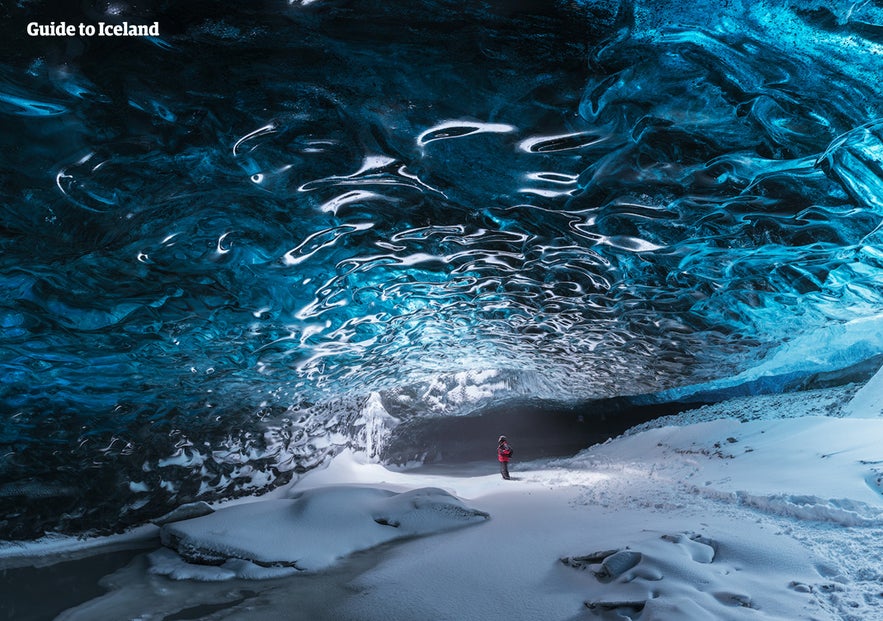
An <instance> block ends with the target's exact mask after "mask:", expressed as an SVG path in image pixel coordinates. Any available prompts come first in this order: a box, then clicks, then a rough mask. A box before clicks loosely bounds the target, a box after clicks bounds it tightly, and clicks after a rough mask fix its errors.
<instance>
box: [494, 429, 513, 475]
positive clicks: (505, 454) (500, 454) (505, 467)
mask: <svg viewBox="0 0 883 621" xmlns="http://www.w3.org/2000/svg"><path fill="white" fill-rule="evenodd" d="M510 457H512V447H511V446H509V442H508V441H507V440H506V436H500V440H499V441H498V442H497V459H498V460H500V474H502V475H503V478H504V479H506V480H507V481H508V480H509V458H510Z"/></svg>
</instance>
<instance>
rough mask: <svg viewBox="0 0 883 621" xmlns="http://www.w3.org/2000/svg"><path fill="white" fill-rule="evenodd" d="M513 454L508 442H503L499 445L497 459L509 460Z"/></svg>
mask: <svg viewBox="0 0 883 621" xmlns="http://www.w3.org/2000/svg"><path fill="white" fill-rule="evenodd" d="M511 455H512V449H511V448H509V443H508V442H501V443H500V445H499V446H498V447H497V459H499V460H500V461H509V457H510V456H511Z"/></svg>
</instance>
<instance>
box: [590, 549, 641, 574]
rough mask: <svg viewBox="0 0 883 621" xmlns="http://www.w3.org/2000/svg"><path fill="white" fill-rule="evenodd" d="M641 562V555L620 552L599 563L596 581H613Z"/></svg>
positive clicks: (627, 551) (631, 551) (630, 551)
mask: <svg viewBox="0 0 883 621" xmlns="http://www.w3.org/2000/svg"><path fill="white" fill-rule="evenodd" d="M640 562H641V553H640V552H635V551H634V550H620V551H619V552H617V553H615V554H611V555H610V556H608V557H607V558H605V559H604V560H603V561H601V569H600V570H598V571H597V572H596V573H595V575H596V576H597V577H598V580H602V581H604V580H613V579H615V578H618V577H619V576H621V575H622V574H624V573H625V572H627V571H628V570H630V569H632V568H633V567H635V566H636V565H637V564H638V563H640Z"/></svg>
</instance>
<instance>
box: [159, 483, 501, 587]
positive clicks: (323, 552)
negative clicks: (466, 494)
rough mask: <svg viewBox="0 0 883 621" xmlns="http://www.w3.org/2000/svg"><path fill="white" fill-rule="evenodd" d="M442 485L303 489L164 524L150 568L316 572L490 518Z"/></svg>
mask: <svg viewBox="0 0 883 621" xmlns="http://www.w3.org/2000/svg"><path fill="white" fill-rule="evenodd" d="M488 517H489V516H488V514H487V513H484V512H482V511H477V510H475V509H470V508H468V507H466V506H465V505H464V504H463V503H462V502H461V501H460V500H459V499H458V498H455V497H454V496H452V495H450V494H449V493H447V492H445V491H443V490H441V489H437V488H420V489H415V490H411V491H408V492H403V493H395V492H391V491H388V490H384V489H377V488H372V487H356V486H334V487H327V488H317V489H309V490H305V491H301V492H297V493H295V494H294V495H293V497H292V498H280V499H273V500H264V501H258V502H252V503H247V504H240V505H234V506H230V507H226V508H223V509H220V510H218V511H215V512H214V513H211V514H209V515H204V516H201V517H197V518H194V519H189V520H184V521H179V522H173V523H169V524H165V525H164V526H163V527H162V529H161V531H160V536H161V540H162V543H163V545H164V546H166V547H167V548H171V549H172V550H175V551H176V552H177V554H173V553H171V552H169V551H168V550H161V551H159V552H158V553H154V554H153V555H151V564H152V568H151V571H152V572H153V573H157V574H162V575H167V576H169V577H171V578H175V579H191V580H201V581H215V580H226V579H230V578H234V577H238V578H245V579H249V578H270V577H277V576H279V575H285V574H291V573H295V572H297V571H304V570H306V571H315V570H320V569H324V568H326V567H329V566H331V565H333V564H334V563H335V562H336V561H337V560H339V559H341V558H343V557H345V556H347V555H349V554H351V553H353V552H356V551H359V550H365V549H368V548H373V547H374V546H377V545H380V544H382V543H386V542H389V541H393V540H396V539H402V538H405V537H415V536H418V535H428V534H432V533H437V532H441V531H445V530H450V529H452V528H458V527H461V526H466V525H469V524H475V523H478V522H483V521H485V520H486V519H487V518H488Z"/></svg>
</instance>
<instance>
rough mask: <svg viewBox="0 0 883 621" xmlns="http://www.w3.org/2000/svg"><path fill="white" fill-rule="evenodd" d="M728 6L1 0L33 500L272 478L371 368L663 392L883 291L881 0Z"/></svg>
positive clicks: (401, 395) (861, 305)
mask: <svg viewBox="0 0 883 621" xmlns="http://www.w3.org/2000/svg"><path fill="white" fill-rule="evenodd" d="M711 4H712V3H710V4H709V6H705V4H704V3H699V4H696V5H695V7H694V6H692V5H691V6H690V7H689V8H683V7H680V5H679V3H670V4H669V3H662V2H660V3H658V4H657V3H647V2H635V3H630V2H616V1H615V0H610V1H608V2H566V3H565V2H536V3H534V2H530V1H525V2H504V3H498V2H489V3H466V4H464V3H454V2H447V1H438V2H429V1H423V2H407V3H404V2H358V3H355V2H352V3H349V2H344V1H329V2H325V1H323V0H317V1H314V2H297V1H290V2H284V1H278V2H270V1H266V2H249V3H233V4H230V3H227V4H224V3H210V2H191V3H186V4H179V5H177V6H170V5H167V3H163V2H155V3H150V2H147V3H139V4H137V5H135V4H132V5H129V4H127V3H125V2H120V3H106V2H82V3H76V5H71V4H70V3H64V4H62V3H52V2H45V1H44V2H41V1H40V0H33V1H26V0H22V1H21V2H19V3H18V4H17V5H15V6H8V7H4V8H2V9H0V16H2V19H3V21H2V24H3V32H4V35H5V36H4V37H3V39H2V41H0V51H2V56H0V57H2V58H3V59H4V60H3V62H2V63H0V125H2V131H0V141H2V147H3V148H2V152H0V169H2V184H0V198H2V201H3V219H2V223H0V291H2V298H0V405H2V418H0V473H2V480H3V481H7V482H8V483H6V484H5V485H3V486H0V504H3V507H4V512H5V514H6V517H5V520H6V522H5V524H6V527H7V529H8V532H9V533H10V534H12V535H15V536H22V535H29V534H30V530H29V529H32V528H36V529H37V530H38V531H39V529H40V528H41V524H42V525H43V526H46V527H55V526H58V524H54V523H53V520H57V519H59V518H58V516H59V515H61V518H60V525H61V527H62V528H69V529H74V530H77V529H82V528H86V527H89V526H93V525H96V524H97V525H107V524H110V523H115V520H117V515H118V514H119V512H120V510H121V509H120V507H122V513H123V514H124V517H123V518H122V519H123V521H125V520H127V519H131V520H137V519H140V517H139V516H143V515H146V514H149V513H157V512H161V511H162V510H165V508H167V506H168V504H175V503H177V502H180V501H183V500H188V499H192V498H195V497H198V496H200V495H202V496H204V497H205V496H206V495H209V496H210V495H211V494H212V493H234V492H243V491H248V490H250V489H257V488H260V487H262V486H263V485H266V484H269V483H270V482H271V481H272V480H273V479H274V477H276V476H277V475H278V474H279V473H280V472H285V471H290V470H292V469H294V468H297V467H309V466H310V465H311V464H312V463H314V462H315V461H316V460H317V459H319V458H321V456H322V455H324V453H323V451H324V450H325V449H326V448H327V447H328V446H331V445H334V444H341V443H345V442H347V441H358V438H362V440H364V439H365V437H367V436H370V435H371V434H370V429H369V430H368V431H366V430H365V428H366V427H369V426H370V425H368V424H366V423H365V421H364V416H361V414H360V413H362V414H363V413H364V411H365V409H366V407H367V408H368V409H369V410H370V409H371V407H373V406H370V404H369V405H367V406H366V403H365V396H366V395H367V394H368V393H369V392H371V391H382V394H383V395H385V398H386V399H387V401H388V402H389V403H393V404H395V405H397V406H398V407H400V409H401V408H405V409H408V411H409V412H411V413H412V414H413V413H417V414H419V413H421V412H430V411H431V412H442V413H444V412H448V411H451V409H452V408H454V406H455V405H456V404H455V403H453V402H454V401H456V399H451V398H449V396H448V395H449V394H450V392H451V387H452V386H454V387H457V388H458V390H461V391H462V392H463V394H464V395H465V396H464V399H465V398H466V397H468V398H469V399H472V400H473V401H474V400H475V399H479V400H480V399H483V398H487V399H491V400H493V399H495V398H498V397H499V396H500V395H502V396H506V395H512V394H518V395H527V396H539V397H543V398H546V399H555V400H565V401H567V400H572V399H574V398H580V399H586V398H602V397H611V396H618V395H638V394H646V393H654V392H657V391H661V390H665V389H669V388H674V387H677V386H683V385H688V384H694V383H700V382H704V381H709V380H714V379H716V378H721V377H725V376H728V375H733V374H735V373H738V372H740V371H744V370H745V369H747V368H750V367H751V366H752V365H754V364H755V363H756V362H757V361H758V360H759V359H761V358H762V356H763V355H764V354H765V353H766V352H767V351H769V349H770V348H771V347H774V346H777V345H779V344H781V343H783V342H787V341H789V340H791V339H793V338H796V337H799V336H800V335H804V334H811V333H812V332H813V331H814V330H816V329H818V328H822V327H825V326H831V325H834V324H838V323H843V322H845V321H848V320H853V319H857V318H859V319H860V318H873V317H876V316H877V315H879V314H880V312H881V307H883V298H881V295H880V294H881V291H880V288H881V285H880V283H881V282H883V281H881V274H880V267H881V237H880V235H881V234H880V232H879V231H877V228H878V226H879V224H880V212H881V210H883V121H881V120H880V101H881V99H880V94H881V93H880V85H879V75H880V71H881V69H883V67H881V63H883V61H881V60H880V59H881V55H880V51H881V48H880V44H881V37H883V35H881V33H883V11H881V10H880V9H879V8H877V7H876V5H875V4H873V3H858V4H855V5H849V6H848V5H846V4H842V3H835V2H825V1H824V0H819V1H818V2H814V1H810V0H800V1H798V2H795V3H792V4H791V5H790V6H789V7H788V8H785V7H782V6H780V5H778V4H776V5H775V6H773V4H772V3H770V4H769V6H767V5H766V4H764V3H755V2H746V3H744V6H743V5H741V4H740V3H739V2H733V3H730V5H731V6H729V7H728V8H726V9H722V8H721V7H720V6H718V4H717V3H713V6H711ZM685 6H686V5H685ZM50 20H55V21H59V20H67V21H68V22H70V23H79V22H87V23H90V22H91V23H95V22H98V21H109V22H114V21H121V20H128V21H130V22H133V23H134V22H137V23H150V22H152V21H155V20H156V21H159V23H160V28H161V36H160V37H159V38H141V39H114V38H104V39H100V38H91V39H83V38H71V39H66V38H42V39H35V38H29V37H27V36H26V35H25V32H24V26H25V24H26V23H27V22H28V21H40V22H42V23H46V22H49V21H50ZM859 340H861V339H859ZM859 345H860V343H859ZM875 353H878V351H877V350H874V351H870V353H869V352H868V351H866V349H862V348H861V347H859V350H858V353H856V354H855V357H858V358H859V359H860V358H861V357H862V356H867V355H870V354H875ZM854 361H855V360H849V361H847V362H854ZM458 374H459V375H458ZM464 378H465V379H464ZM469 399H466V400H467V401H468V400H469ZM446 400H447V401H446ZM460 401H463V400H462V399H461V400H460ZM389 403H387V405H389ZM317 404H318V405H317ZM375 409H376V408H375ZM378 411H379V410H378ZM360 425H361V426H360ZM360 434H361V435H360ZM366 434H367V435H366ZM353 438H356V440H352V439H353ZM84 467H88V468H89V472H90V476H89V477H86V478H87V479H88V481H85V482H84V481H83V480H82V479H83V477H82V476H81V472H82V469H83V468H84ZM84 496H85V497H87V498H91V499H90V500H89V501H88V502H86V503H85V505H83V504H82V503H80V504H77V502H75V500H76V499H80V498H83V497H84ZM98 496H100V497H101V498H102V499H100V500H99V499H98V498H97V497H98ZM22 498H29V499H30V500H32V501H36V502H38V504H39V503H42V505H41V507H42V508H40V509H35V510H34V511H33V512H32V513H23V512H22V510H21V509H20V508H19V507H20V505H21V503H20V502H19V501H20V500H21V499H22ZM38 513H39V515H40V516H43V517H46V516H48V517H46V522H45V523H42V522H40V521H39V519H42V517H41V518H39V519H38V518H37V517H36V515H37V514H38ZM108 516H110V517H108ZM125 516H131V517H125ZM116 523H118V522H116ZM35 524H36V526H34V525H35Z"/></svg>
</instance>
